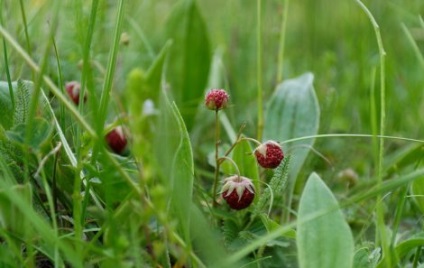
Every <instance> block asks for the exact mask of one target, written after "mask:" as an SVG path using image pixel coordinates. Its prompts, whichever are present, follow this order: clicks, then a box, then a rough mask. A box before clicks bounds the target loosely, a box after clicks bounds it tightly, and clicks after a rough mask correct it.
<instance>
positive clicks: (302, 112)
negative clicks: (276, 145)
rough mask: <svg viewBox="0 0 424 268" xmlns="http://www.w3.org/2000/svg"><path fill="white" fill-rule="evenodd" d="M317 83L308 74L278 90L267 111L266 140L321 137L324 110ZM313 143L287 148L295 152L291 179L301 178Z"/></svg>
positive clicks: (301, 143) (282, 84)
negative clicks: (319, 99) (321, 106)
mask: <svg viewBox="0 0 424 268" xmlns="http://www.w3.org/2000/svg"><path fill="white" fill-rule="evenodd" d="M313 80H314V76H313V74H312V73H306V74H304V75H301V76H299V77H296V78H293V79H290V80H286V81H285V82H283V83H281V84H279V85H278V86H277V89H276V90H275V92H274V95H273V96H272V97H271V99H270V100H269V103H268V105H267V108H266V117H265V129H264V139H266V140H277V141H282V142H284V141H286V140H289V139H293V138H298V137H303V136H311V135H316V134H317V133H318V126H319V115H320V109H319V105H318V100H317V97H316V95H315V91H314V88H313V85H312V83H313ZM313 143H314V139H308V140H303V141H297V142H293V143H290V144H287V146H286V148H285V150H286V151H287V150H290V151H292V150H293V157H292V159H291V163H290V177H291V178H293V179H295V178H296V177H297V175H298V173H299V171H300V168H301V167H302V165H303V163H304V162H305V159H306V156H307V154H308V152H309V150H310V147H311V146H312V145H313ZM292 148H293V149H292Z"/></svg>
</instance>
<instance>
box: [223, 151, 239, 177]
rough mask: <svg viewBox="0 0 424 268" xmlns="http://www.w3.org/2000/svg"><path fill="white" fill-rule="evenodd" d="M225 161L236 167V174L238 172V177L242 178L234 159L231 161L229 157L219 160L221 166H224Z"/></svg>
mask: <svg viewBox="0 0 424 268" xmlns="http://www.w3.org/2000/svg"><path fill="white" fill-rule="evenodd" d="M225 160H227V161H228V162H230V163H231V164H232V165H233V166H234V168H235V170H236V172H237V175H238V176H239V177H240V176H241V174H240V169H239V168H238V166H237V164H236V162H234V160H233V159H231V158H230V157H228V156H224V157H220V158H219V159H218V161H219V164H222V163H223V162H224V161H225Z"/></svg>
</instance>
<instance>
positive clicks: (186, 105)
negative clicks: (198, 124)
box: [167, 0, 211, 130]
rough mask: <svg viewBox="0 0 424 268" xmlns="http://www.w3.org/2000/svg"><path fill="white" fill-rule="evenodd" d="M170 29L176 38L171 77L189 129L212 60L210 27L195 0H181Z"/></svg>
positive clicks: (170, 32) (171, 36) (170, 34)
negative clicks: (208, 28)
mask: <svg viewBox="0 0 424 268" xmlns="http://www.w3.org/2000/svg"><path fill="white" fill-rule="evenodd" d="M167 30H168V34H169V37H170V38H172V39H173V41H174V45H173V46H172V49H171V54H170V60H169V74H170V75H169V77H168V78H169V80H170V85H171V90H172V92H173V95H174V97H175V99H176V102H177V104H178V107H181V108H182V109H181V114H182V116H183V118H184V121H185V122H186V125H187V129H189V130H191V128H192V126H193V123H194V117H195V115H196V110H197V107H198V103H199V102H200V101H201V100H202V99H203V98H202V97H203V92H204V91H205V87H206V84H207V81H208V75H209V68H210V63H211V51H210V45H209V37H208V31H207V27H206V24H205V21H204V19H203V17H202V15H201V13H200V10H199V7H198V5H197V3H196V1H195V0H182V1H181V2H179V4H178V5H177V6H176V8H175V10H174V12H173V13H172V14H171V17H170V18H169V20H168V22H167Z"/></svg>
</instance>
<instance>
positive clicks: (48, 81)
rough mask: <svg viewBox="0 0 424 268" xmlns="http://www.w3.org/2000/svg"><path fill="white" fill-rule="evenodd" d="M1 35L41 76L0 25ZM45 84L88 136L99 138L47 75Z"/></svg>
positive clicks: (34, 65) (31, 61)
mask: <svg viewBox="0 0 424 268" xmlns="http://www.w3.org/2000/svg"><path fill="white" fill-rule="evenodd" d="M0 34H1V35H2V36H3V37H4V38H5V40H6V41H7V42H8V43H9V44H10V45H11V46H12V47H13V48H14V49H15V50H16V52H17V53H18V54H19V55H20V56H21V57H22V58H23V59H24V61H26V63H27V64H28V65H29V67H30V68H31V69H33V70H34V71H35V72H36V73H38V74H40V73H41V69H40V67H39V66H38V65H37V64H36V63H35V62H34V60H33V59H32V58H31V57H30V56H29V55H28V53H26V52H25V50H24V49H23V48H22V47H21V46H20V45H19V44H18V43H17V42H16V40H15V39H14V38H13V37H12V36H11V35H10V34H9V32H7V31H6V29H5V28H4V27H3V26H2V25H0ZM42 77H43V80H44V83H46V85H47V86H48V87H49V88H50V90H51V92H52V93H53V94H54V95H55V96H56V97H57V98H58V99H59V101H61V102H62V103H63V104H64V105H65V107H66V109H67V110H69V112H70V113H71V114H72V115H73V116H74V117H75V119H76V120H77V121H78V122H79V123H80V124H81V126H82V127H83V128H84V129H85V130H86V131H87V132H88V134H89V135H90V136H91V137H93V138H94V139H95V138H97V135H96V132H95V131H94V130H93V129H92V128H91V127H90V125H89V124H88V123H87V121H85V119H84V118H83V117H82V115H81V114H80V113H79V112H78V110H77V109H76V108H75V106H74V104H73V103H72V102H71V101H70V100H69V99H68V98H67V97H66V96H65V95H64V94H63V93H62V92H61V90H60V89H59V88H58V87H57V86H56V85H55V84H54V82H53V81H52V80H51V79H50V78H49V77H48V76H46V75H42Z"/></svg>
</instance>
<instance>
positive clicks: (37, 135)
mask: <svg viewBox="0 0 424 268" xmlns="http://www.w3.org/2000/svg"><path fill="white" fill-rule="evenodd" d="M33 121H34V128H33V129H32V133H31V137H30V140H29V141H28V142H29V143H28V145H29V146H30V147H31V148H32V149H33V150H38V149H39V148H40V147H41V146H42V145H43V144H44V143H45V142H47V141H48V139H49V137H50V134H51V132H52V130H53V129H52V127H51V125H50V123H49V122H47V121H46V120H45V119H44V118H40V117H36V118H34V119H33ZM26 130H27V127H26V125H25V124H23V123H21V124H18V125H15V126H14V127H13V128H12V129H11V130H9V131H7V132H6V135H7V137H8V139H9V140H10V141H12V142H14V143H16V144H20V145H23V144H25V132H26Z"/></svg>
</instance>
